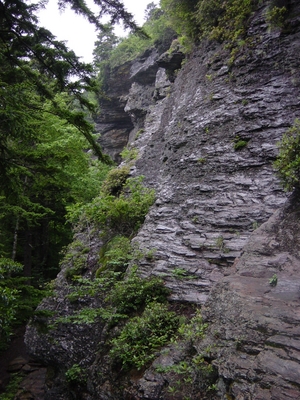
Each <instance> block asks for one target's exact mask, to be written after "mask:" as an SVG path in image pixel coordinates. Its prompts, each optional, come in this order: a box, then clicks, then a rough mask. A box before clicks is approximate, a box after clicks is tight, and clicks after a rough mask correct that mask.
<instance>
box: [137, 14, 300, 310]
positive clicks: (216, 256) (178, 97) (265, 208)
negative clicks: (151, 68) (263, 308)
mask: <svg viewBox="0 0 300 400" xmlns="http://www.w3.org/2000/svg"><path fill="white" fill-rule="evenodd" d="M264 15H265V9H264V8H261V9H260V11H259V13H257V14H256V15H255V17H254V18H253V20H252V24H251V26H250V28H249V32H248V34H249V38H250V39H249V40H250V41H251V43H252V44H253V43H254V44H255V45H254V46H253V45H252V46H244V47H243V46H242V47H240V48H239V49H238V52H237V54H236V56H235V58H234V61H233V62H232V61H230V58H231V55H230V54H229V52H226V51H224V50H223V49H222V47H221V46H220V45H218V44H211V43H208V44H203V46H202V47H200V48H198V49H196V50H195V52H194V54H193V55H192V56H191V57H190V59H189V60H188V61H187V63H186V64H185V65H184V67H183V68H182V69H181V70H180V71H179V73H178V76H177V78H176V80H175V82H174V84H171V85H170V89H169V94H168V95H167V96H166V97H165V98H164V99H163V100H159V101H157V102H156V104H155V105H153V106H152V108H149V111H148V114H147V116H146V120H145V137H144V138H143V137H141V138H139V139H138V140H137V141H136V146H137V147H141V149H142V150H141V156H140V159H139V160H138V161H137V164H136V173H138V174H142V175H145V176H146V181H147V182H148V183H149V184H150V185H153V186H154V187H155V188H156V191H157V201H156V203H155V205H154V206H153V208H152V209H151V212H150V213H149V215H148V217H147V219H146V222H145V224H144V226H143V227H142V229H141V231H140V232H139V234H138V236H137V237H136V238H135V241H137V242H139V243H140V246H141V247H143V248H149V247H151V248H155V249H156V257H155V261H154V262H151V263H144V264H143V265H141V267H140V271H141V273H142V275H144V276H146V275H149V274H157V275H160V274H164V276H165V279H166V280H167V284H168V285H169V286H170V287H171V288H172V290H173V298H174V299H181V300H187V301H192V302H200V303H204V302H205V300H206V299H207V295H208V293H209V291H210V289H211V287H212V285H213V284H214V282H215V281H217V280H219V279H220V277H222V276H223V275H226V274H227V273H228V272H227V268H228V267H229V266H230V265H232V263H233V262H234V260H235V259H236V257H239V256H240V254H241V251H242V249H243V247H244V245H245V243H246V242H247V240H248V238H249V236H250V234H251V233H252V232H253V230H255V229H256V228H257V227H258V226H259V225H260V224H261V223H263V222H265V221H266V220H267V219H268V218H269V217H270V216H271V215H272V214H273V213H274V211H276V210H277V209H278V208H280V207H281V206H282V205H283V204H284V203H285V201H286V198H287V195H286V194H285V193H284V192H283V190H282V188H281V186H280V183H279V181H278V178H277V177H276V174H275V172H274V169H273V167H272V163H273V161H274V159H275V157H276V155H277V151H278V149H277V142H278V141H279V140H280V138H281V137H282V134H283V133H284V132H285V131H286V130H287V128H288V127H289V126H290V125H291V124H292V123H293V121H294V119H295V118H296V117H299V114H300V111H299V106H300V100H299V82H298V77H299V57H298V54H299V47H300V40H299V39H300V36H299V30H298V28H297V26H296V23H295V21H294V25H293V31H292V32H289V34H285V33H283V32H282V31H280V30H278V29H275V30H270V28H269V27H268V26H267V24H266V22H265V18H264ZM298 27H299V26H298ZM296 28H297V29H296ZM139 101H140V100H139ZM131 106H132V109H134V106H133V105H132V104H131ZM241 143H242V144H244V147H241V148H239V149H237V147H238V146H239V144H241ZM179 270H182V271H183V272H182V274H181V275H180V278H181V279H180V281H179V280H178V274H179ZM184 271H186V276H187V279H186V280H185V279H182V278H183V276H182V275H184Z"/></svg>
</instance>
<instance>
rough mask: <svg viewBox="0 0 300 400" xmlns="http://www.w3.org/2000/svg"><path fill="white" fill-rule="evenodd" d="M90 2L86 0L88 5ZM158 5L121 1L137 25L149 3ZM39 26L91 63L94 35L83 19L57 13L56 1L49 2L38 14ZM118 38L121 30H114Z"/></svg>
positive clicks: (66, 12) (149, 1) (67, 12)
mask: <svg viewBox="0 0 300 400" xmlns="http://www.w3.org/2000/svg"><path fill="white" fill-rule="evenodd" d="M90 1H91V0H88V3H90ZM152 1H153V2H154V3H156V4H159V0H138V1H137V0H123V3H124V4H125V7H126V9H127V11H129V12H130V13H132V14H133V15H134V16H135V20H136V22H137V23H138V24H140V25H142V24H143V23H144V16H145V14H144V12H145V9H146V7H147V5H148V4H149V3H151V2H152ZM39 20H40V25H42V26H43V27H45V28H47V29H49V31H51V32H52V33H53V35H55V36H56V37H57V39H59V40H65V41H67V46H68V47H69V48H70V49H72V50H74V51H75V53H76V55H77V56H79V57H82V60H83V61H85V62H91V61H92V59H93V56H92V53H93V49H94V42H95V40H96V33H95V29H94V27H93V26H92V25H91V24H90V23H89V22H88V21H87V20H86V19H84V18H83V17H81V16H79V15H77V14H75V13H74V12H73V11H71V10H70V9H68V10H66V11H64V12H62V13H61V12H59V11H58V6H57V0H49V3H48V5H47V7H46V9H45V10H42V11H40V12H39ZM115 32H116V34H117V35H118V36H121V35H122V28H121V27H119V28H117V29H116V30H115ZM123 35H124V34H123Z"/></svg>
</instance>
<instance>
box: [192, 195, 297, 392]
mask: <svg viewBox="0 0 300 400" xmlns="http://www.w3.org/2000/svg"><path fill="white" fill-rule="evenodd" d="M299 215H300V204H299V194H298V195H297V196H295V197H294V198H292V199H291V201H290V203H289V204H288V205H287V206H286V207H285V208H284V209H282V210H279V211H277V212H276V213H275V214H274V215H273V216H272V217H271V218H270V219H269V220H268V221H267V222H266V223H264V224H263V225H262V226H261V227H260V228H258V229H257V231H255V233H254V234H253V235H252V236H251V238H250V240H249V241H248V243H247V245H246V246H245V247H244V253H243V255H242V256H241V258H240V259H239V261H238V262H237V263H236V265H235V266H234V267H233V268H232V271H231V273H230V275H229V276H228V277H226V278H224V279H223V280H222V282H220V283H219V284H217V285H216V286H215V288H214V289H213V290H212V292H211V295H210V297H209V300H208V302H207V303H206V305H205V311H204V313H203V314H204V316H205V319H206V321H207V322H209V333H208V334H207V336H206V338H205V339H204V342H202V343H201V345H200V346H207V345H208V343H210V345H212V344H213V346H214V347H215V350H214V358H215V360H214V363H215V365H216V366H217V368H218V372H219V376H220V377H222V379H223V381H226V382H227V383H228V382H229V383H230V391H231V393H232V395H233V396H234V398H237V399H239V398H242V399H298V398H299V397H300V388H299V380H300V365H299V356H300V341H299V335H300V329H299V326H300V324H299V323H300V320H299V319H300V314H299V305H300V303H299V298H300V297H299V296H300V283H299V282H300V279H299V278H300V270H299V265H300V258H299V257H300V236H299Z"/></svg>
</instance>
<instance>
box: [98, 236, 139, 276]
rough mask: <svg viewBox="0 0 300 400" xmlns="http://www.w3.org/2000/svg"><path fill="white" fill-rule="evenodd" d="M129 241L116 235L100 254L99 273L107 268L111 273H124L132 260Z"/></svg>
mask: <svg viewBox="0 0 300 400" xmlns="http://www.w3.org/2000/svg"><path fill="white" fill-rule="evenodd" d="M131 252H132V249H131V244H130V240H129V239H128V238H127V237H125V236H120V235H117V236H115V237H114V238H112V240H111V241H109V242H108V243H107V244H106V245H105V246H103V247H102V249H101V252H100V262H101V271H103V270H106V269H107V268H109V269H111V270H113V271H123V272H124V271H125V269H126V268H127V266H128V264H129V261H130V260H131V258H132V255H131Z"/></svg>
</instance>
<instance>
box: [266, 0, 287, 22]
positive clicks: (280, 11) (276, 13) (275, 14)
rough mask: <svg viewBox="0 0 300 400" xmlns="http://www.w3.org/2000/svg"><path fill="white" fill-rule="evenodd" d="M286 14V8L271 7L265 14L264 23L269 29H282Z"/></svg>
mask: <svg viewBox="0 0 300 400" xmlns="http://www.w3.org/2000/svg"><path fill="white" fill-rule="evenodd" d="M286 13H287V9H286V7H277V6H275V5H273V6H272V5H271V6H270V7H269V9H268V10H267V13H266V21H267V22H268V24H269V25H270V26H271V27H283V25H284V20H285V16H286Z"/></svg>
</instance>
